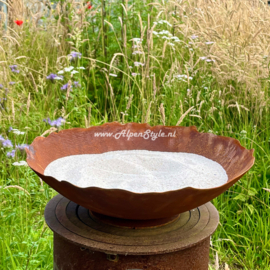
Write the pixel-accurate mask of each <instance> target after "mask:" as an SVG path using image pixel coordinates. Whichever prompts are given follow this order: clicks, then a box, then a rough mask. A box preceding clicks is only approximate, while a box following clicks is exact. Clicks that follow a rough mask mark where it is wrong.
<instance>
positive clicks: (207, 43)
mask: <svg viewBox="0 0 270 270" xmlns="http://www.w3.org/2000/svg"><path fill="white" fill-rule="evenodd" d="M214 43H215V42H213V41H207V42H205V44H206V45H211V44H214Z"/></svg>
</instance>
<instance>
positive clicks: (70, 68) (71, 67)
mask: <svg viewBox="0 0 270 270" xmlns="http://www.w3.org/2000/svg"><path fill="white" fill-rule="evenodd" d="M72 69H74V67H73V66H70V67H66V68H64V70H65V72H70V71H71V70H72Z"/></svg>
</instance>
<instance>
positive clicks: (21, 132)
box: [12, 128, 25, 135]
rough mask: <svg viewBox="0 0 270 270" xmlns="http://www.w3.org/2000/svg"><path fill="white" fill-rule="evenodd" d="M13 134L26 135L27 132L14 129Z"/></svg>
mask: <svg viewBox="0 0 270 270" xmlns="http://www.w3.org/2000/svg"><path fill="white" fill-rule="evenodd" d="M12 132H13V133H14V134H16V135H23V134H25V132H23V131H19V130H18V129H15V128H14V129H12Z"/></svg>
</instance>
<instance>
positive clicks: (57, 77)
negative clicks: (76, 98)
mask: <svg viewBox="0 0 270 270" xmlns="http://www.w3.org/2000/svg"><path fill="white" fill-rule="evenodd" d="M47 80H51V81H52V82H54V80H63V76H57V75H56V74H53V73H51V74H50V75H49V76H47Z"/></svg>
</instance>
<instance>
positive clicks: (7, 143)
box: [2, 139, 13, 147]
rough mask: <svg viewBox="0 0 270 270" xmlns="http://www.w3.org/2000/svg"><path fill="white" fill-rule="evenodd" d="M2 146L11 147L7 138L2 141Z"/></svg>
mask: <svg viewBox="0 0 270 270" xmlns="http://www.w3.org/2000/svg"><path fill="white" fill-rule="evenodd" d="M2 145H3V147H13V144H12V142H11V141H10V140H9V139H6V140H4V141H2Z"/></svg>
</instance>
